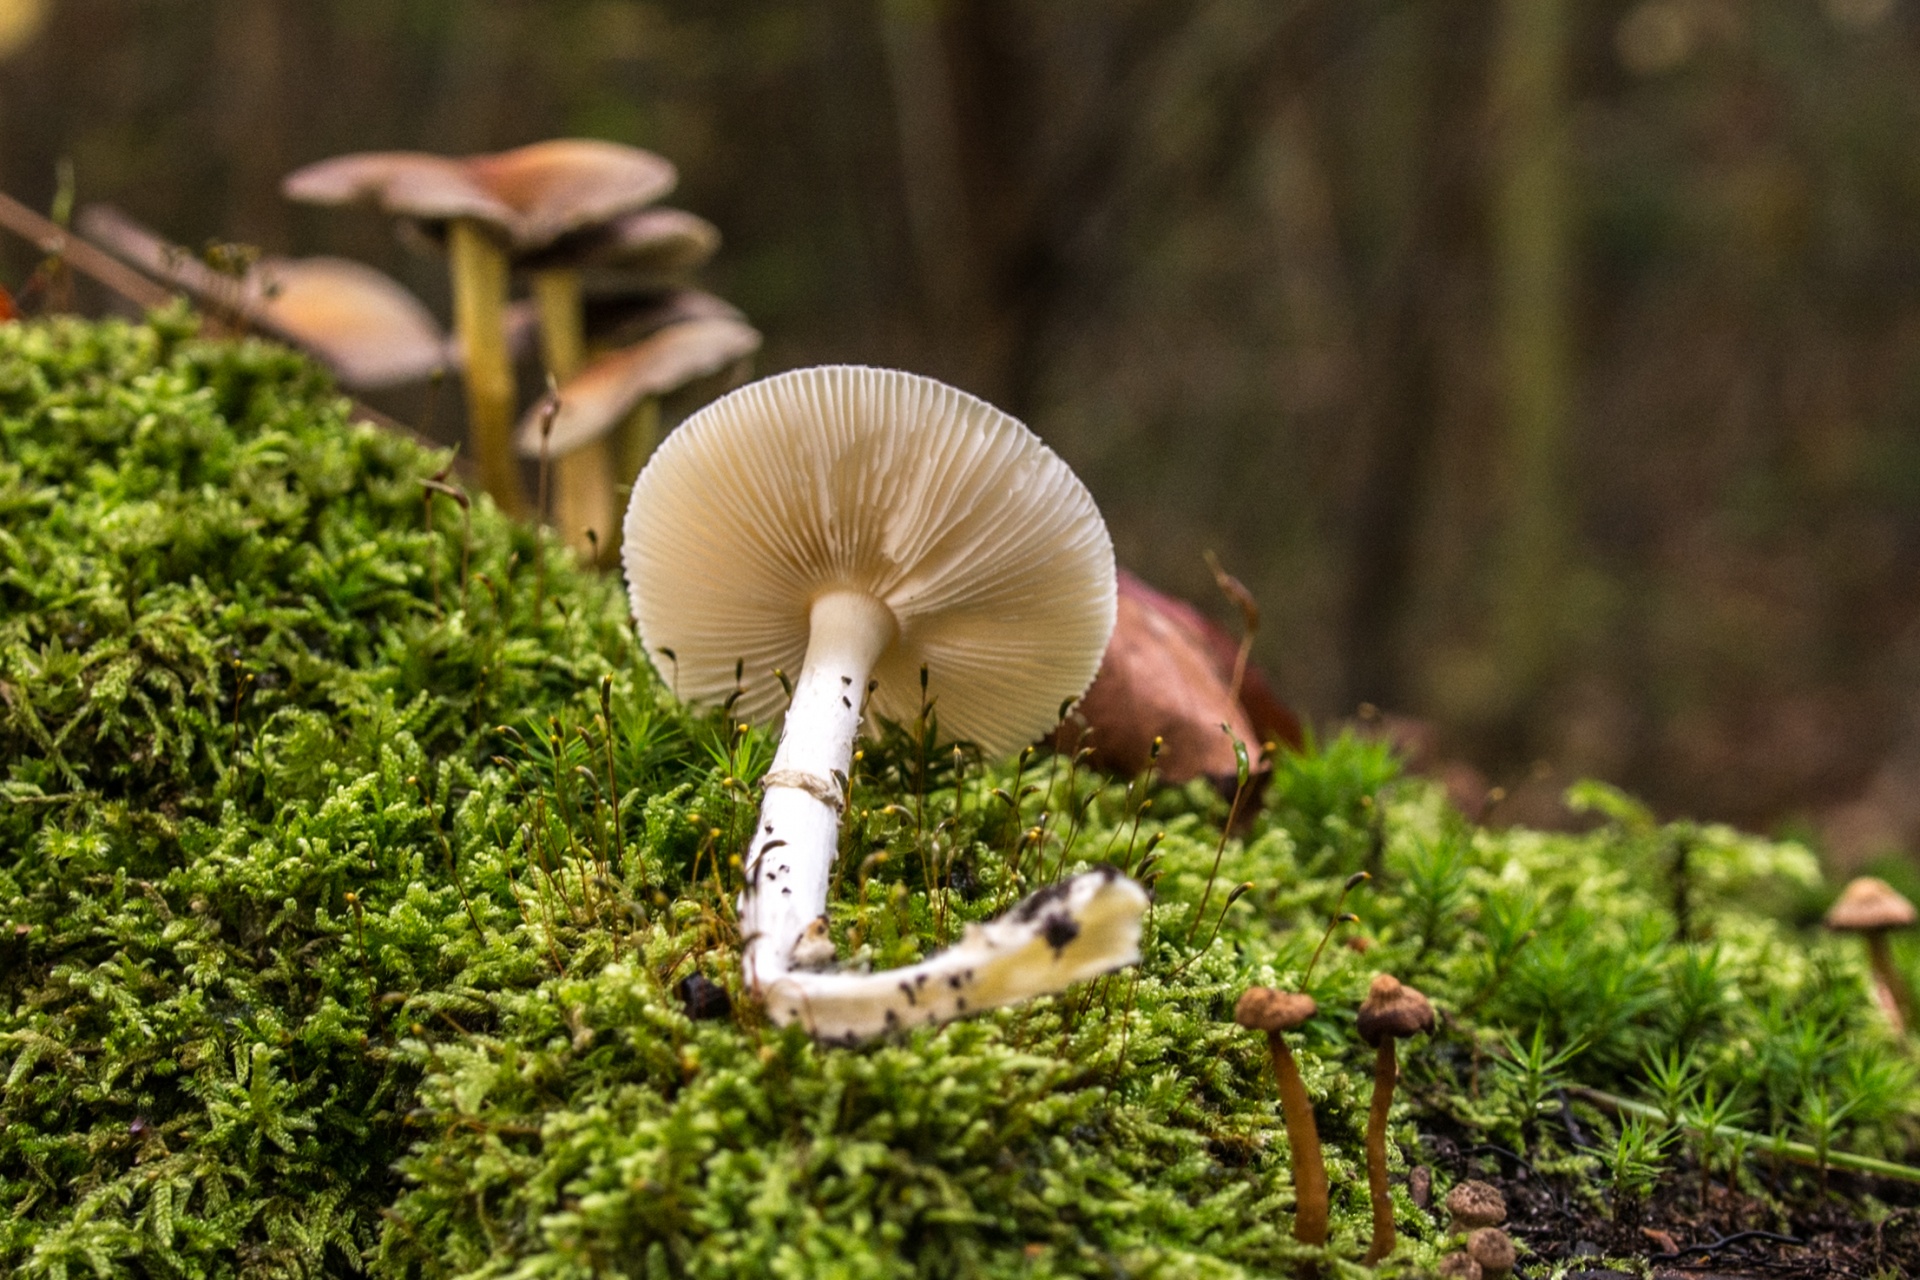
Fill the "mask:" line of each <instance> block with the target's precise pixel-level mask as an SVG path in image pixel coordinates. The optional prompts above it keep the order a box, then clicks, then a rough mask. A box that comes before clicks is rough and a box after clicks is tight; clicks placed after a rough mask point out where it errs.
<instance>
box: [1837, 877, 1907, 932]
mask: <svg viewBox="0 0 1920 1280" xmlns="http://www.w3.org/2000/svg"><path fill="white" fill-rule="evenodd" d="M1914 919H1915V913H1914V909H1913V903H1911V902H1909V901H1907V899H1906V896H1905V895H1904V894H1902V893H1901V892H1900V891H1899V890H1898V889H1895V888H1894V887H1893V886H1892V885H1890V884H1888V883H1887V882H1886V881H1885V880H1882V879H1880V877H1878V876H1859V877H1856V878H1855V879H1854V880H1852V881H1851V882H1850V883H1849V884H1848V885H1847V887H1846V888H1845V889H1842V890H1841V891H1840V896H1839V897H1838V898H1837V899H1835V900H1834V904H1833V906H1831V907H1829V908H1828V909H1827V928H1829V929H1838V930H1841V931H1843V932H1851V933H1872V932H1876V931H1878V930H1881V929H1904V928H1906V927H1907V926H1908V925H1910V924H1912V923H1913V922H1914Z"/></svg>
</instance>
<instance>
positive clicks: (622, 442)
mask: <svg viewBox="0 0 1920 1280" xmlns="http://www.w3.org/2000/svg"><path fill="white" fill-rule="evenodd" d="M613 442H614V443H613V452H614V474H615V475H617V476H618V477H619V481H620V483H619V487H620V488H622V489H626V488H628V487H630V486H631V485H632V484H633V481H634V477H635V476H638V475H639V474H640V468H642V467H644V466H646V465H647V459H648V458H649V457H650V456H652V454H653V449H654V446H655V445H657V444H659V443H660V397H658V396H648V397H647V398H646V399H645V400H642V401H641V402H640V403H639V404H637V405H635V406H634V407H633V412H632V413H629V414H628V415H627V417H626V421H624V422H622V423H621V424H620V425H619V426H618V427H617V428H615V429H614V433H613Z"/></svg>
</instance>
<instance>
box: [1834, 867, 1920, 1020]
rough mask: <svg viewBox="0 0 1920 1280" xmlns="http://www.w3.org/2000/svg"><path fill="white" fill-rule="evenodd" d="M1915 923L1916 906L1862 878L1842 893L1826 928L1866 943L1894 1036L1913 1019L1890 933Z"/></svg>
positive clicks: (1877, 880)
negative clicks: (1857, 935)
mask: <svg viewBox="0 0 1920 1280" xmlns="http://www.w3.org/2000/svg"><path fill="white" fill-rule="evenodd" d="M1914 919H1915V912H1914V908H1913V904H1912V903H1911V902H1909V901H1907V899H1906V898H1905V897H1904V896H1903V895H1902V894H1901V893H1900V891H1899V890H1897V889H1895V888H1894V887H1893V886H1892V885H1890V884H1888V883H1887V882H1886V881H1885V880H1882V879H1880V878H1879V877H1878V876H1860V877H1858V878H1857V879H1855V880H1854V881H1852V882H1851V883H1850V884H1848V885H1847V887H1846V888H1845V889H1843V890H1841V892H1840V897H1839V898H1838V899H1837V900H1835V902H1834V904H1833V906H1832V907H1831V908H1830V909H1829V910H1828V911H1827V928H1829V929H1833V930H1835V931H1837V932H1841V933H1858V934H1861V935H1862V936H1864V937H1865V938H1866V940H1867V962H1868V964H1870V965H1871V966H1872V968H1873V995H1874V999H1875V1000H1876V1001H1878V1002H1879V1005H1880V1008H1881V1010H1882V1011H1883V1012H1885V1014H1886V1015H1887V1021H1888V1022H1890V1023H1892V1024H1893V1031H1894V1034H1895V1035H1905V1034H1906V1033H1907V1024H1908V1022H1909V1021H1910V1020H1911V1019H1912V1016H1913V993H1912V992H1911V991H1909V990H1908V989H1907V982H1906V979H1905V978H1904V977H1902V976H1901V973H1900V971H1899V970H1898V969H1897V968H1895V967H1894V963H1893V952H1892V950H1891V949H1890V948H1889V947H1888V946H1887V933H1888V932H1889V931H1890V930H1893V929H1905V928H1907V927H1908V926H1910V925H1912V924H1913V922H1914Z"/></svg>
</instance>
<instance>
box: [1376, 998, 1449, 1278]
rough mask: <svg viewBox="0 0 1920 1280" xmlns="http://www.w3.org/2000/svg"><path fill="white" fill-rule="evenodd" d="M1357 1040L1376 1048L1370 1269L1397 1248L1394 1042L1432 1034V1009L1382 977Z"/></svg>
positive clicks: (1397, 1071)
mask: <svg viewBox="0 0 1920 1280" xmlns="http://www.w3.org/2000/svg"><path fill="white" fill-rule="evenodd" d="M1358 1030H1359V1032H1360V1038H1361V1039H1362V1040H1365V1041H1366V1042H1367V1043H1368V1044H1370V1045H1372V1046H1374V1067H1373V1103H1372V1105H1371V1106H1370V1107H1369V1108H1368V1109H1367V1190H1368V1192H1369V1195H1370V1197H1371V1199H1372V1201H1373V1243H1372V1244H1371V1245H1369V1246H1368V1248H1367V1256H1366V1258H1365V1262H1366V1264H1367V1265H1368V1266H1373V1265H1374V1264H1375V1263H1377V1262H1379V1261H1380V1260H1381V1259H1382V1258H1384V1257H1386V1256H1387V1255H1388V1254H1390V1253H1392V1252H1393V1248H1394V1245H1395V1244H1396V1243H1398V1240H1397V1237H1396V1236H1395V1234H1394V1226H1393V1197H1392V1195H1391V1194H1390V1193H1389V1192H1388V1189H1387V1118H1388V1115H1389V1113H1390V1112H1391V1111H1392V1110H1393V1087H1394V1085H1395V1084H1396V1083H1397V1082H1398V1080H1399V1075H1400V1068H1399V1062H1398V1060H1397V1059H1396V1057H1395V1056H1394V1042H1395V1041H1396V1040H1398V1039H1400V1038H1402V1037H1404V1036H1411V1035H1415V1034H1417V1033H1420V1032H1424V1031H1432V1030H1433V1006H1432V1005H1431V1004H1430V1003H1428V1001H1427V998H1426V997H1425V996H1423V995H1421V994H1420V993H1419V992H1418V991H1415V990H1414V989H1413V988H1412V987H1409V986H1406V985H1405V984H1403V983H1402V982H1401V981H1400V980H1399V979H1398V978H1395V977H1393V976H1392V975H1391V974H1385V973H1383V974H1380V975H1378V976H1376V977H1375V978H1374V980H1373V985H1372V986H1370V987H1369V988H1368V989H1367V998H1366V1001H1365V1003H1363V1004H1362V1005H1361V1006H1360V1018H1359V1024H1358Z"/></svg>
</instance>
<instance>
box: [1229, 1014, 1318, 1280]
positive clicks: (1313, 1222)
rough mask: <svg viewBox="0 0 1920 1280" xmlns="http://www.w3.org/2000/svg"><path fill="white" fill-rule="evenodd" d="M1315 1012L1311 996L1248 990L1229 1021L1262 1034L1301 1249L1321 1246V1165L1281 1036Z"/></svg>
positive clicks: (1303, 1090)
mask: <svg viewBox="0 0 1920 1280" xmlns="http://www.w3.org/2000/svg"><path fill="white" fill-rule="evenodd" d="M1316 1012H1318V1007H1317V1006H1316V1005H1315V1004H1314V1001H1313V997H1312V996H1308V995H1297V994H1294V993H1292V992H1286V991H1275V990H1274V989H1273V988H1271V987H1249V988H1247V990H1246V991H1245V992H1244V993H1243V994H1242V995H1241V997H1240V1003H1239V1004H1238V1005H1237V1006H1236V1007H1235V1008H1234V1011H1233V1016H1234V1020H1235V1021H1236V1022H1238V1023H1239V1024H1240V1025H1241V1026H1243V1027H1248V1028H1251V1029H1253V1030H1255V1031H1264V1032H1266V1033H1267V1048H1268V1050H1269V1051H1270V1052H1271V1053H1272V1055H1273V1077H1274V1080H1275V1082H1276V1083H1278V1084H1279V1086H1280V1118H1281V1120H1282V1121H1283V1122H1284V1123H1285V1124H1286V1126H1287V1145H1288V1147H1289V1148H1290V1150H1291V1155H1292V1158H1293V1206H1294V1208H1293V1238H1294V1239H1296V1240H1298V1241H1300V1243H1302V1244H1311V1245H1323V1244H1325V1243H1326V1242H1327V1162H1326V1156H1325V1155H1324V1153H1323V1152H1322V1151H1321V1150H1320V1130H1319V1127H1318V1126H1317V1125H1315V1124H1314V1120H1313V1102H1312V1100H1311V1099H1309V1098H1308V1097H1307V1086H1306V1082H1305V1081H1304V1080H1302V1079H1301V1078H1300V1068H1299V1066H1298V1064H1296V1063H1295V1062H1294V1060H1293V1052H1292V1050H1290V1049H1288V1048H1287V1041H1286V1033H1287V1032H1288V1031H1291V1030H1293V1029H1294V1028H1296V1027H1298V1026H1300V1024H1302V1023H1304V1022H1305V1021H1306V1020H1307V1019H1308V1018H1311V1017H1312V1016H1313V1015H1314V1014H1315V1013H1316Z"/></svg>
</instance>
